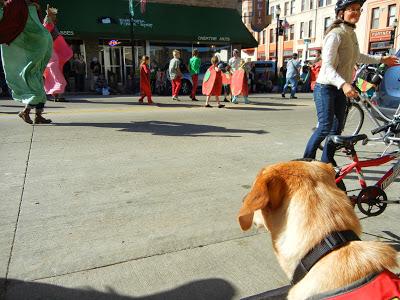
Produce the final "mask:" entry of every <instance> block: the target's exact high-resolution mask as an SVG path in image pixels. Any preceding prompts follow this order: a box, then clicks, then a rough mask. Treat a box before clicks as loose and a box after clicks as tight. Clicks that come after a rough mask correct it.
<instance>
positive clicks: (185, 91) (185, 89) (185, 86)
mask: <svg viewBox="0 0 400 300" xmlns="http://www.w3.org/2000/svg"><path fill="white" fill-rule="evenodd" d="M210 66H211V63H210V62H206V63H203V64H202V65H201V66H200V74H199V81H198V83H197V89H198V90H199V89H200V90H201V86H202V84H203V78H204V75H205V74H206V72H207V69H208V68H209V67H210ZM168 67H169V64H167V65H165V66H164V68H163V70H164V72H165V73H166V79H167V82H166V90H167V93H168V92H169V94H170V93H171V78H170V76H169V73H168ZM192 86H193V82H192V76H191V75H190V73H189V71H188V70H184V72H183V78H182V87H181V91H180V94H181V95H190V93H191V92H192Z"/></svg>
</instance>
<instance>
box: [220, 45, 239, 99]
mask: <svg viewBox="0 0 400 300" xmlns="http://www.w3.org/2000/svg"><path fill="white" fill-rule="evenodd" d="M240 60H241V58H240V51H239V50H238V49H233V51H232V57H231V58H230V59H229V60H228V69H229V72H230V73H231V75H233V72H235V71H236V70H237V69H239V66H240ZM227 94H229V95H230V97H231V101H232V99H233V96H232V89H231V85H230V84H228V85H224V95H225V98H224V102H229V100H228V99H227Z"/></svg>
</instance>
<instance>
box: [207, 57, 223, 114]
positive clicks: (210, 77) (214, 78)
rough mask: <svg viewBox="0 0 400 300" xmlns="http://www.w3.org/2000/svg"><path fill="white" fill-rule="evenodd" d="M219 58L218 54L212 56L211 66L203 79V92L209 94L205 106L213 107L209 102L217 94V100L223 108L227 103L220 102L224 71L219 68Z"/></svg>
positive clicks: (219, 106)
mask: <svg viewBox="0 0 400 300" xmlns="http://www.w3.org/2000/svg"><path fill="white" fill-rule="evenodd" d="M218 63H219V59H218V57H217V56H213V57H212V58H211V64H212V65H211V67H210V68H208V70H207V72H206V74H205V75H204V79H203V86H202V88H203V94H204V95H206V96H207V98H206V105H205V106H204V107H212V106H211V105H210V104H209V101H210V98H211V96H215V100H216V101H217V103H218V108H222V107H224V106H225V105H223V104H221V103H220V102H219V96H221V90H222V74H221V73H222V72H221V70H220V69H219V68H218Z"/></svg>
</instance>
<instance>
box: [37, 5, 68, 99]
mask: <svg viewBox="0 0 400 300" xmlns="http://www.w3.org/2000/svg"><path fill="white" fill-rule="evenodd" d="M46 12H47V15H46V17H45V19H44V23H43V25H44V27H45V28H46V29H47V30H48V31H49V32H50V34H51V36H52V38H53V53H52V56H51V58H50V61H49V63H48V64H47V67H46V69H45V71H44V74H43V76H44V79H45V80H44V88H45V91H46V94H47V95H52V96H53V97H54V98H53V99H54V101H55V102H65V101H66V100H65V98H64V97H60V95H62V94H63V93H64V91H65V88H66V86H67V81H66V80H65V77H64V74H63V69H64V65H65V63H66V62H68V61H69V60H70V59H71V58H72V55H73V52H72V50H71V48H70V47H69V46H68V44H67V42H66V41H65V39H64V37H63V36H62V35H61V34H60V32H59V31H58V28H57V26H56V22H57V12H58V10H57V9H56V8H53V7H49V5H47V10H46Z"/></svg>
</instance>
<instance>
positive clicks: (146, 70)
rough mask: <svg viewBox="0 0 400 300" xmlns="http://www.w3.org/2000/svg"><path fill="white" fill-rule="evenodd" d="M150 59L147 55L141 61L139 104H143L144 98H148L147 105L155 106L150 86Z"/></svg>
mask: <svg viewBox="0 0 400 300" xmlns="http://www.w3.org/2000/svg"><path fill="white" fill-rule="evenodd" d="M149 64H150V58H149V57H148V56H146V55H144V56H143V57H142V60H141V61H140V95H141V97H140V99H139V103H143V99H144V97H147V103H148V104H153V101H152V100H151V85H150V67H149Z"/></svg>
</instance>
